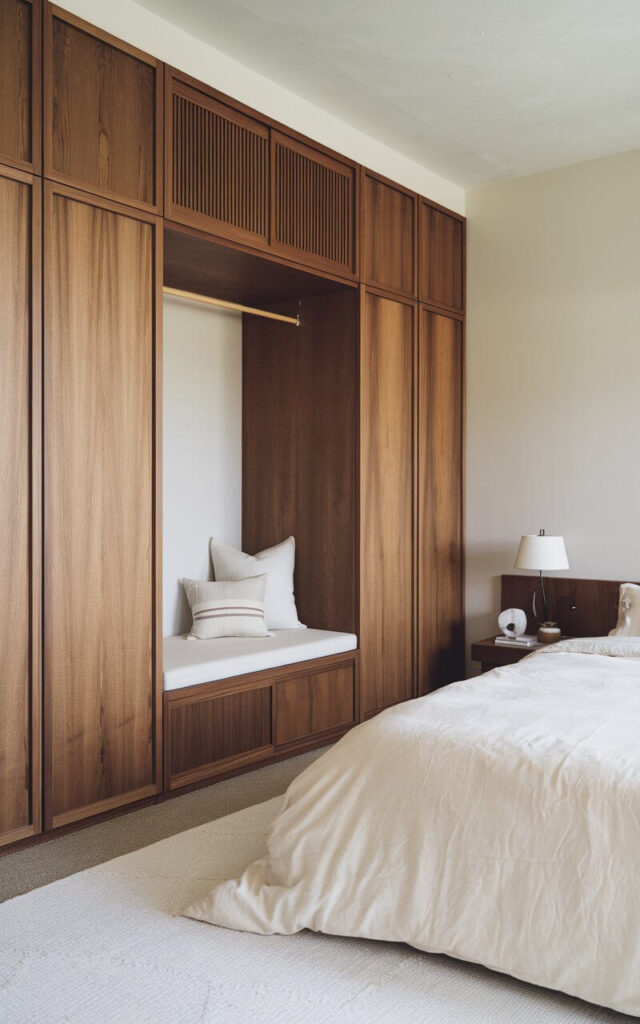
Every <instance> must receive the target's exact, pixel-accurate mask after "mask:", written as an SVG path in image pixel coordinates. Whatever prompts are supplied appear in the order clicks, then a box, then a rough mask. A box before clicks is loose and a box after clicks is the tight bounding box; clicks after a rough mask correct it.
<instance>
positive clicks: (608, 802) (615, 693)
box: [185, 637, 640, 1015]
mask: <svg viewBox="0 0 640 1024" xmlns="http://www.w3.org/2000/svg"><path fill="white" fill-rule="evenodd" d="M639 739H640V639H638V638H633V637H612V638H608V639H607V638H602V639H598V638H595V639H594V638H591V639H588V640H577V641H576V640H573V641H565V642H562V643H560V644H557V645H555V646H554V647H552V648H550V649H549V650H545V651H540V652H536V653H534V654H532V655H530V656H529V657H527V658H525V659H524V660H523V661H521V662H520V663H519V664H516V665H510V666H506V667H503V668H498V669H495V670H493V671H492V672H489V673H487V674H485V675H483V676H481V677H478V678H476V679H471V680H468V681H465V682H460V683H456V684H453V685H451V686H448V687H445V688H444V689H442V690H440V691H438V692H437V693H435V694H431V695H429V696H428V697H424V698H420V699H418V700H414V701H410V702H408V703H405V704H401V705H398V706H397V707H394V708H390V709H389V710H387V711H385V712H383V713H382V714H380V715H379V716H377V717H376V718H374V719H372V720H370V721H369V722H366V723H364V724H362V725H360V726H359V727H357V728H356V729H354V730H352V731H351V732H350V733H349V734H348V735H346V736H345V737H344V738H343V739H342V740H341V741H340V742H339V743H338V744H336V746H335V747H333V748H332V749H331V750H329V751H328V752H327V753H326V754H325V755H324V756H323V757H322V758H320V759H319V760H318V761H316V762H315V763H314V764H313V765H311V766H310V767H309V768H308V769H307V770H306V771H305V772H304V773H303V774H302V775H301V776H300V777H299V778H298V779H296V780H295V781H294V783H293V784H292V785H291V787H290V789H289V791H288V793H287V796H286V800H285V803H284V806H283V808H282V810H281V812H280V813H279V814H278V816H277V817H276V819H275V822H274V824H273V827H272V830H271V833H270V836H269V841H268V853H267V855H266V856H265V857H262V858H260V859H259V860H257V861H256V862H255V863H253V864H251V865H250V866H249V867H248V868H247V869H246V870H245V871H244V873H243V874H242V875H241V876H240V878H238V879H234V880H229V881H226V882H221V883H219V884H217V885H216V886H215V887H214V888H213V890H212V892H211V893H210V894H209V895H208V896H207V897H205V898H204V899H203V900H200V901H199V902H197V903H196V904H194V905H192V906H190V907H189V908H188V910H187V911H186V912H185V913H186V914H187V916H189V917H194V918H197V919H199V920H202V921H208V922H211V923H213V924H217V925H222V926H224V927H227V928H234V929H239V930H242V931H249V932H258V933H265V934H272V933H281V934H291V933H294V932H298V931H301V930H303V929H312V930H314V931H319V932H325V933H329V934H333V935H344V936H359V937H364V938H369V939H378V940H391V941H395V942H404V943H408V944H410V945H411V946H414V947H416V948H418V949H421V950H427V951H430V952H436V953H446V954H448V955H449V956H452V957H456V958H459V959H462V960H466V961H471V962H474V963H478V964H483V965H485V966H486V967H490V968H492V969H494V970H497V971H501V972H503V973H507V974H510V975H512V976H514V977H516V978H520V979H522V980H525V981H529V982H533V983H535V984H537V985H543V986H546V987H549V988H553V989H557V990H560V991H563V992H566V993H569V994H571V995H575V996H579V997H581V998H583V999H585V1000H588V1001H590V1002H593V1003H596V1004H599V1005H603V1006H608V1007H611V1008H613V1009H616V1010H619V1011H621V1012H624V1013H628V1014H634V1015H638V1014H640V885H638V859H639V855H640V743H639Z"/></svg>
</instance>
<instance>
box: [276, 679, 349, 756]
mask: <svg viewBox="0 0 640 1024" xmlns="http://www.w3.org/2000/svg"><path fill="white" fill-rule="evenodd" d="M354 721H355V670H354V664H353V663H351V664H349V665H342V666H339V667H337V668H333V669H329V670H328V671H326V672H315V673H313V674H310V675H305V676H299V677H298V678H295V679H284V680H281V681H280V682H279V683H277V686H276V697H275V708H274V737H275V745H276V746H277V747H282V746H285V745H286V744H287V743H293V742H295V741H296V740H302V739H305V738H306V737H308V736H313V735H315V734H319V733H323V732H331V731H332V730H334V729H339V728H341V727H343V726H344V727H346V726H348V725H351V724H352V723H353V722H354Z"/></svg>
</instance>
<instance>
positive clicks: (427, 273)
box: [419, 201, 464, 312]
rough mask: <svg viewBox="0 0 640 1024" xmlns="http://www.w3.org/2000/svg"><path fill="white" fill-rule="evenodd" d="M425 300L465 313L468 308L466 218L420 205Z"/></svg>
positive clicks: (423, 300)
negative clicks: (465, 276)
mask: <svg viewBox="0 0 640 1024" xmlns="http://www.w3.org/2000/svg"><path fill="white" fill-rule="evenodd" d="M419 296H420V299H421V300H422V302H428V303H433V304H434V305H437V306H443V307H444V308H445V309H450V310H454V311H456V312H461V311H462V310H463V308H464V221H463V220H462V218H460V217H456V216H455V214H452V213H445V212H444V211H443V210H439V209H437V208H436V207H435V206H431V205H430V204H429V203H426V202H424V201H423V202H422V203H421V204H420V286H419Z"/></svg>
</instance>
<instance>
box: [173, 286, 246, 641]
mask: <svg viewBox="0 0 640 1024" xmlns="http://www.w3.org/2000/svg"><path fill="white" fill-rule="evenodd" d="M163 377H164V387H163V391H164V394H163V491H164V502H163V623H164V626H163V630H164V635H165V636H173V635H176V634H178V633H185V632H187V631H188V629H189V627H190V625H191V617H190V614H189V608H188V605H187V602H186V599H185V596H184V591H183V588H182V586H181V584H180V580H181V579H182V577H183V576H189V577H191V578H192V579H211V577H212V572H211V562H210V559H209V553H208V547H209V538H210V537H211V536H215V537H216V538H217V539H218V540H221V541H223V542H225V543H227V544H234V545H236V546H238V547H239V546H240V544H241V540H242V315H241V314H240V313H232V312H227V311H222V310H217V309H215V308H213V307H210V306H204V305H199V304H197V303H194V302H185V301H182V300H179V299H174V298H171V297H168V296H165V299H164V324H163Z"/></svg>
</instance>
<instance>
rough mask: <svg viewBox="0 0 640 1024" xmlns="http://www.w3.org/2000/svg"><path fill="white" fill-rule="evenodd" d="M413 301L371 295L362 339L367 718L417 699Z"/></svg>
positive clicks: (362, 545) (364, 688) (363, 625)
mask: <svg viewBox="0 0 640 1024" xmlns="http://www.w3.org/2000/svg"><path fill="white" fill-rule="evenodd" d="M414 318H415V309H414V306H413V304H412V303H405V302H402V301H399V300H398V301H397V300H394V299H388V298H382V297H381V296H379V295H375V294H373V293H371V292H368V291H367V292H365V294H364V298H363V307H362V317H361V332H362V333H361V342H360V360H361V363H360V403H361V404H360V417H361V422H360V434H361V447H360V648H361V661H360V679H361V690H360V700H361V709H362V714H363V715H364V716H366V715H369V714H372V713H373V712H374V711H377V710H380V709H382V708H384V707H387V706H388V705H389V704H395V703H397V702H398V701H401V700H406V699H407V698H408V697H410V696H411V695H412V692H413V685H412V586H413V543H412V522H413V513H412V495H413V488H412V473H413V415H412V394H413V387H412V381H413V354H414Z"/></svg>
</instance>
